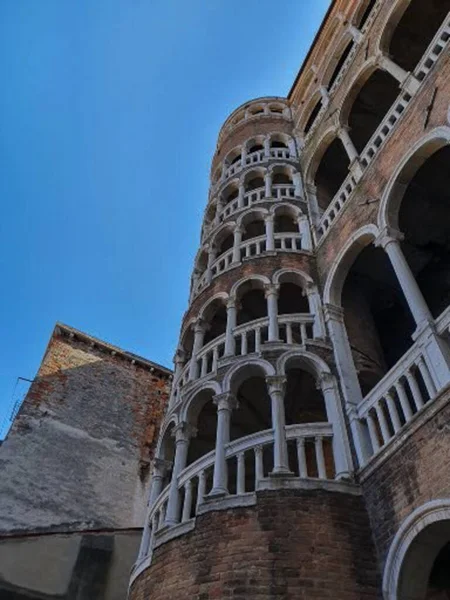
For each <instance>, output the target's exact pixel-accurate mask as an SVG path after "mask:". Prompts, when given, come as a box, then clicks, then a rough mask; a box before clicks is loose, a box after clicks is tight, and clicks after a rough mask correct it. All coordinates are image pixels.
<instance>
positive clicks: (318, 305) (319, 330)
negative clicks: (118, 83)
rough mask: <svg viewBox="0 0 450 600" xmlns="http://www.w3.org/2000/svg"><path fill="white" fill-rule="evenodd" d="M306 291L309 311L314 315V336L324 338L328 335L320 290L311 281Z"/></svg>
mask: <svg viewBox="0 0 450 600" xmlns="http://www.w3.org/2000/svg"><path fill="white" fill-rule="evenodd" d="M305 293H306V295H307V297H308V304H309V312H310V313H312V314H313V315H314V324H313V336H314V338H322V339H323V338H325V337H326V331H325V321H324V318H323V312H322V301H321V299H320V294H319V290H318V289H317V286H316V285H315V284H314V283H310V284H309V285H307V286H306V289H305Z"/></svg>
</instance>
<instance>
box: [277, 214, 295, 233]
mask: <svg viewBox="0 0 450 600" xmlns="http://www.w3.org/2000/svg"><path fill="white" fill-rule="evenodd" d="M274 231H275V233H298V225H297V221H296V220H295V219H294V217H292V216H291V215H280V214H278V215H276V217H275V224H274Z"/></svg>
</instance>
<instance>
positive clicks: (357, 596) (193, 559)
mask: <svg viewBox="0 0 450 600" xmlns="http://www.w3.org/2000/svg"><path fill="white" fill-rule="evenodd" d="M376 586H377V575H376V567H375V557H374V551H373V547H372V541H371V536H370V530H369V523H368V519H367V515H366V512H365V510H364V505H363V501H362V498H361V497H360V496H353V495H350V494H341V493H334V492H326V491H322V490H313V491H303V490H295V491H294V490H291V491H276V492H259V493H258V502H257V505H256V507H251V508H238V509H233V510H226V511H221V512H215V513H208V514H205V515H203V516H200V517H198V518H197V523H196V528H195V530H194V531H192V532H191V533H189V534H186V535H185V536H183V537H181V538H179V539H176V540H173V541H171V542H168V543H166V544H164V545H163V546H161V547H159V548H157V549H156V550H155V552H154V555H153V562H152V565H151V566H150V568H149V569H148V570H146V571H144V572H143V574H142V575H141V576H140V577H139V578H138V579H137V580H136V582H135V583H134V584H133V586H132V588H131V593H130V597H129V600H163V599H166V598H171V599H172V600H188V599H189V600H191V599H192V598H197V599H198V600H212V599H224V598H230V599H231V598H232V599H233V600H250V599H256V598H257V599H258V600H269V599H270V600H275V599H279V600H281V599H285V598H298V599H299V600H300V599H303V598H304V599H305V600H306V598H308V599H312V598H320V599H324V598H334V599H342V600H344V599H345V600H362V599H363V598H364V599H367V600H369V599H375V598H377V592H376Z"/></svg>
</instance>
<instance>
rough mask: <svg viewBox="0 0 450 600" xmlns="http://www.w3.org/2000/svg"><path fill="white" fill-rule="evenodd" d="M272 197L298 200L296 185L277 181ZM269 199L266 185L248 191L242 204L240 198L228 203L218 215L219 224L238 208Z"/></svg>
mask: <svg viewBox="0 0 450 600" xmlns="http://www.w3.org/2000/svg"><path fill="white" fill-rule="evenodd" d="M271 199H275V200H289V199H291V200H296V199H297V200H298V198H297V197H296V196H295V186H294V184H291V183H277V184H274V185H272V196H271ZM265 200H268V198H267V197H266V190H265V188H264V187H260V188H257V189H255V190H252V191H251V192H246V193H245V194H244V198H243V201H242V206H240V205H239V199H238V198H235V199H234V200H232V201H231V202H229V204H227V205H226V206H225V207H224V208H223V210H222V212H221V213H220V214H219V215H218V217H217V220H218V224H220V223H222V222H223V221H224V220H225V219H227V218H228V217H230V216H231V215H232V214H234V213H235V212H237V211H238V210H242V209H244V208H249V207H250V206H252V205H253V204H256V203H258V202H263V201H265Z"/></svg>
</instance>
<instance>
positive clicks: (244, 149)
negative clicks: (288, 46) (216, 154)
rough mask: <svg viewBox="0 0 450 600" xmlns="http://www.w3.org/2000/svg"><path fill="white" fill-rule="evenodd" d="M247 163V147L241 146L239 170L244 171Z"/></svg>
mask: <svg viewBox="0 0 450 600" xmlns="http://www.w3.org/2000/svg"><path fill="white" fill-rule="evenodd" d="M246 163H247V146H246V144H242V148H241V168H242V169H244V168H245V166H246Z"/></svg>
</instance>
